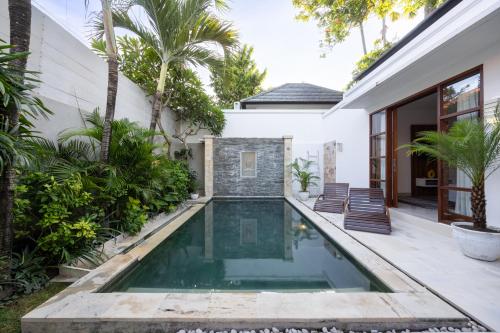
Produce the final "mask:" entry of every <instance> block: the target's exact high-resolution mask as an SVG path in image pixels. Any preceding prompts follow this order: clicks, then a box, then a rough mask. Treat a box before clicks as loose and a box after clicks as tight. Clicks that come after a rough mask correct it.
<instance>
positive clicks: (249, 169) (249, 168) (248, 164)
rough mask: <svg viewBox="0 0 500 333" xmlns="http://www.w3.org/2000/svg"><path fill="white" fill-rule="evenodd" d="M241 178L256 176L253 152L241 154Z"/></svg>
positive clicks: (255, 157)
mask: <svg viewBox="0 0 500 333" xmlns="http://www.w3.org/2000/svg"><path fill="white" fill-rule="evenodd" d="M240 163H241V176H242V177H256V176H257V154H256V153H255V152H254V151H245V152H242V153H241V161H240Z"/></svg>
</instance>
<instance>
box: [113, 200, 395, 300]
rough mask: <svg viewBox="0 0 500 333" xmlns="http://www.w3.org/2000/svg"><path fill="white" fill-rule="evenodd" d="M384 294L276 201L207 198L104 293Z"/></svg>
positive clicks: (290, 208)
mask: <svg viewBox="0 0 500 333" xmlns="http://www.w3.org/2000/svg"><path fill="white" fill-rule="evenodd" d="M331 289H333V290H335V291H338V292H362V291H365V292H366V291H379V292H380V291H382V292H387V291H389V290H388V288H387V287H386V286H384V285H383V284H382V283H381V282H380V281H379V280H377V279H376V278H375V277H374V276H373V275H372V274H370V273H369V272H368V271H366V270H365V269H363V267H362V266H361V265H359V263H357V262H356V261H355V260H354V259H353V258H352V257H351V256H349V255H348V254H347V253H346V252H345V251H344V250H343V249H342V248H341V247H340V246H338V245H337V244H335V242H333V241H332V240H330V239H328V238H327V237H326V236H325V235H323V234H322V233H321V232H320V231H319V230H318V229H317V228H316V227H315V226H314V225H313V224H312V223H311V222H310V221H309V220H308V219H307V218H305V217H304V216H303V215H301V214H300V213H299V212H298V211H297V210H296V209H295V208H294V207H293V206H291V205H290V204H289V203H288V202H287V201H286V200H284V199H234V200H233V199H214V200H212V201H211V202H209V203H208V204H207V205H206V206H205V207H204V208H203V209H201V210H200V211H199V212H198V213H196V214H195V215H194V216H193V217H191V218H190V219H189V220H188V221H187V222H186V223H185V224H183V225H182V226H181V227H180V228H179V229H178V230H177V231H175V232H174V233H173V234H172V235H171V236H170V237H168V238H167V239H166V240H164V241H163V242H162V243H161V244H160V245H158V246H157V247H156V248H155V249H154V250H153V251H151V252H150V253H149V254H148V255H147V256H146V257H145V258H144V259H143V260H142V261H140V262H139V263H138V264H136V265H135V266H134V267H132V268H131V269H130V270H128V272H127V273H126V274H124V275H123V276H122V277H121V278H119V279H118V280H117V281H115V282H113V283H112V284H111V285H109V286H108V287H107V288H106V289H105V290H104V292H136V293H139V292H141V293H143V292H146V293H153V292H172V291H175V292H196V291H231V290H234V291H264V290H274V291H301V290H331Z"/></svg>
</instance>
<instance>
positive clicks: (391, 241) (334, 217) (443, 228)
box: [306, 199, 500, 332]
mask: <svg viewBox="0 0 500 333" xmlns="http://www.w3.org/2000/svg"><path fill="white" fill-rule="evenodd" d="M306 205H307V206H308V207H312V206H313V205H314V200H313V199H310V200H309V201H308V202H306ZM320 215H322V216H323V217H325V218H327V219H328V220H329V221H331V222H332V223H333V224H335V225H336V226H337V227H339V228H340V229H341V230H344V228H343V215H339V214H329V213H320ZM391 219H392V227H393V229H392V230H393V232H392V234H391V235H390V236H386V235H376V234H371V233H366V232H358V231H350V230H344V231H345V232H346V233H348V234H349V235H351V236H352V237H353V238H355V239H356V240H358V241H359V242H361V243H362V244H364V245H366V246H367V247H369V248H370V249H372V250H373V251H374V252H376V253H377V254H378V255H380V256H382V257H383V258H384V259H386V260H387V261H389V262H391V263H392V264H393V265H395V266H396V267H398V268H399V269H400V270H402V271H404V272H406V273H407V274H409V275H410V276H412V277H413V278H415V279H416V280H417V281H419V282H420V283H422V284H423V285H425V286H427V287H428V288H429V289H431V290H433V291H435V292H436V293H438V294H439V295H440V296H441V297H442V298H444V299H446V300H448V301H450V302H452V303H453V304H455V305H456V306H457V307H459V308H460V309H461V310H463V311H465V312H466V313H467V314H469V315H471V316H473V317H475V318H476V319H477V320H479V321H481V322H483V323H484V324H486V325H488V326H489V327H490V328H492V329H493V330H495V331H497V332H500V260H497V261H495V262H484V261H478V260H474V259H471V258H468V257H465V256H464V255H462V253H461V252H460V250H459V249H458V247H457V245H456V244H455V242H454V240H453V238H452V235H451V228H450V227H449V226H447V225H444V224H440V223H436V222H433V221H429V220H425V219H423V218H419V217H415V216H410V215H408V214H404V213H401V212H400V211H399V210H398V209H391Z"/></svg>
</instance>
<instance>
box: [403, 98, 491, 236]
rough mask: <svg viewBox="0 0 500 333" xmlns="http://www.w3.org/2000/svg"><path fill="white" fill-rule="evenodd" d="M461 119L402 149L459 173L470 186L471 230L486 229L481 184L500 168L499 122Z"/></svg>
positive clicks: (427, 133) (484, 200)
mask: <svg viewBox="0 0 500 333" xmlns="http://www.w3.org/2000/svg"><path fill="white" fill-rule="evenodd" d="M496 115H497V116H496V122H493V124H490V123H485V122H484V121H483V120H482V119H462V120H458V121H457V122H455V123H454V124H453V125H452V126H451V127H450V129H449V131H448V132H447V133H444V132H435V131H426V132H422V133H420V137H419V138H417V139H415V140H414V141H413V143H411V144H408V145H404V146H402V148H409V152H408V153H409V154H427V155H430V156H432V157H434V158H436V159H440V160H441V161H443V162H446V163H447V164H448V165H449V166H451V167H456V168H458V169H459V170H461V171H462V172H463V173H464V174H465V175H466V176H467V177H468V178H469V179H470V180H471V182H472V193H471V206H472V221H473V222H474V228H475V229H479V230H481V229H485V228H486V199H485V193H484V182H485V180H486V179H487V178H488V177H489V176H491V175H492V174H493V173H494V172H495V171H496V170H497V169H498V168H500V122H499V117H498V107H497V112H496Z"/></svg>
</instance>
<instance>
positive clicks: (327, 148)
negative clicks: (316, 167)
mask: <svg viewBox="0 0 500 333" xmlns="http://www.w3.org/2000/svg"><path fill="white" fill-rule="evenodd" d="M335 161H336V142H335V141H330V142H327V143H325V144H324V146H323V164H324V168H323V170H324V171H323V179H324V182H325V183H335V181H336V172H335Z"/></svg>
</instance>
